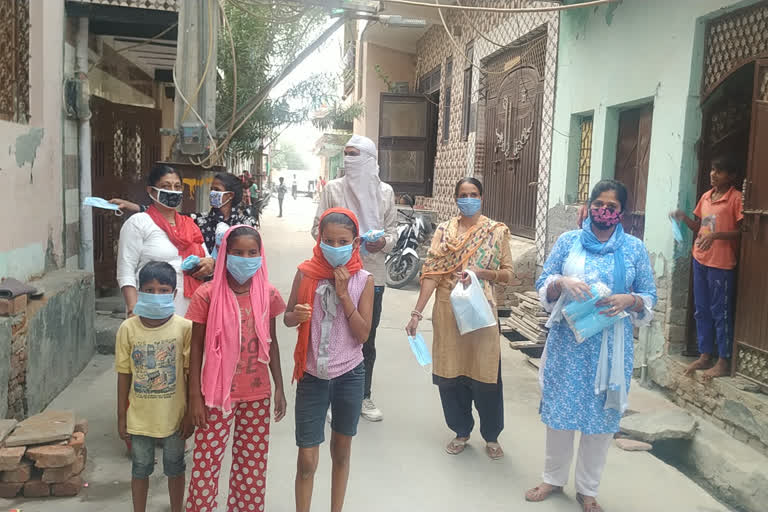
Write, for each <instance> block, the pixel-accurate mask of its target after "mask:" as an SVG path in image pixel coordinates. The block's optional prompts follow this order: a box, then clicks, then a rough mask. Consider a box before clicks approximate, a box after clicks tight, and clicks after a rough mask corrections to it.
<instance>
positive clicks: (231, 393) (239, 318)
mask: <svg viewBox="0 0 768 512" xmlns="http://www.w3.org/2000/svg"><path fill="white" fill-rule="evenodd" d="M283 311H285V303H284V302H283V299H282V297H280V294H279V293H278V292H277V290H276V289H275V288H274V287H273V286H272V285H271V284H270V283H269V280H268V276H267V269H266V262H265V255H264V247H263V245H262V242H261V237H260V236H259V233H258V231H256V229H254V228H253V227H251V226H235V227H233V228H231V229H230V230H229V231H227V233H226V234H225V235H224V239H223V241H222V243H221V247H220V249H219V258H218V260H217V262H216V270H215V273H214V278H213V281H211V282H209V283H205V284H204V285H202V286H201V287H200V288H199V289H198V290H197V292H195V295H194V296H193V297H192V302H191V303H190V305H189V309H188V310H187V314H186V317H187V318H188V319H189V320H192V322H193V327H192V341H191V351H190V364H189V405H188V411H187V419H186V421H187V422H188V423H192V424H193V425H194V427H196V429H197V434H196V436H195V452H194V456H193V463H194V468H193V470H192V478H191V480H190V483H189V492H188V493H187V505H186V510H187V511H199V512H203V511H206V512H213V511H214V510H218V509H217V508H216V498H217V495H218V483H219V473H220V471H221V463H222V460H223V458H224V449H225V448H226V446H227V442H228V441H229V434H230V431H231V428H232V424H233V422H234V424H235V429H234V432H235V433H234V443H233V446H232V471H231V476H230V479H229V497H228V500H227V508H226V510H227V511H229V512H240V511H245V510H253V511H263V510H265V501H264V500H265V490H266V479H267V453H268V451H269V423H270V405H271V398H272V386H271V383H270V378H269V373H270V372H271V373H272V378H273V379H274V381H275V389H274V402H275V403H274V411H275V421H280V420H281V419H283V417H284V416H285V408H286V402H285V393H284V391H283V375H282V370H281V368H280V349H279V347H278V344H277V334H276V325H275V317H277V316H278V315H279V314H281V313H282V312H283Z"/></svg>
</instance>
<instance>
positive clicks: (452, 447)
mask: <svg viewBox="0 0 768 512" xmlns="http://www.w3.org/2000/svg"><path fill="white" fill-rule="evenodd" d="M467 443H469V438H467V439H459V438H458V437H454V438H453V439H451V441H450V442H449V443H448V444H447V445H446V446H445V451H446V453H448V454H449V455H458V454H460V453H461V452H463V451H464V449H465V448H466V447H467Z"/></svg>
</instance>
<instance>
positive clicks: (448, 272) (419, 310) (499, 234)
mask: <svg viewBox="0 0 768 512" xmlns="http://www.w3.org/2000/svg"><path fill="white" fill-rule="evenodd" d="M482 202H483V185H482V184H481V183H480V182H479V181H478V180H476V179H474V178H464V179H462V180H461V181H459V182H458V183H457V184H456V203H457V206H458V208H459V211H460V216H458V217H454V218H453V219H451V220H449V221H447V222H444V223H442V224H440V225H439V226H438V227H437V231H436V232H435V236H434V238H433V239H432V247H431V248H430V250H429V255H428V256H427V260H426V261H425V263H424V268H423V270H422V279H421V292H420V293H419V298H418V301H417V302H416V308H415V309H414V310H413V312H412V313H411V319H410V321H409V322H408V325H407V327H406V331H407V332H408V335H409V336H414V335H415V334H416V331H417V329H418V327H419V322H421V320H422V319H423V312H424V308H425V307H426V305H427V302H429V298H430V297H431V296H432V293H433V292H435V290H437V299H436V300H435V305H434V309H433V311H432V326H433V332H434V334H433V342H432V352H433V370H432V373H433V376H432V381H433V382H434V384H435V385H437V387H438V389H439V390H440V400H441V401H442V404H443V412H444V414H445V421H446V423H447V424H448V428H450V429H451V430H453V431H454V432H455V434H456V436H455V437H454V438H453V439H452V440H451V441H450V442H449V443H448V445H447V446H446V447H445V450H446V451H447V452H448V453H449V454H451V455H458V454H459V453H461V452H463V451H464V448H465V447H466V446H467V443H468V442H469V436H470V434H471V433H472V429H473V428H474V420H473V418H472V403H473V402H474V404H475V408H476V409H477V411H478V414H479V415H480V433H481V435H482V437H483V439H484V440H485V442H486V453H487V455H488V457H490V458H491V459H498V458H501V457H502V456H503V455H504V451H503V450H502V448H501V445H500V444H499V442H498V438H499V434H501V431H502V429H503V428H504V400H503V396H502V382H501V350H500V346H499V329H498V327H497V326H496V325H494V326H493V327H487V328H485V329H479V330H476V331H473V332H469V333H467V334H464V335H461V334H459V331H458V328H457V326H456V319H455V318H454V314H453V309H452V308H451V303H450V300H449V297H450V295H451V291H452V290H453V288H454V287H455V286H456V284H457V282H458V281H459V280H461V281H462V282H464V283H467V284H468V282H469V279H468V277H469V276H468V275H467V274H466V272H465V271H466V270H472V271H473V272H474V273H475V274H476V275H477V277H478V278H479V279H480V282H481V284H482V286H483V291H484V292H485V296H486V298H487V299H488V302H489V303H490V304H491V308H492V310H493V311H494V313H495V311H496V301H495V298H494V293H493V286H494V284H504V283H508V282H509V281H510V280H511V278H512V272H511V271H512V253H511V251H510V247H509V243H510V234H509V230H508V229H507V227H506V226H505V225H504V224H502V223H500V222H494V221H492V220H491V219H489V218H487V217H485V216H483V215H482V214H481V213H480V212H481V209H482Z"/></svg>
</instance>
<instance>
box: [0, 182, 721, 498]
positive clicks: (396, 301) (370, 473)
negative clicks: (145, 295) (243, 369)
mask: <svg viewBox="0 0 768 512" xmlns="http://www.w3.org/2000/svg"><path fill="white" fill-rule="evenodd" d="M285 206H286V208H285V217H284V218H282V219H278V218H277V217H276V211H277V201H276V199H273V200H272V201H271V203H270V205H269V206H268V211H267V214H266V216H265V218H264V219H263V222H262V232H263V236H264V241H265V244H266V251H267V261H268V265H269V271H270V274H271V280H272V282H273V283H274V284H275V286H277V288H278V289H279V290H280V291H281V293H283V295H284V297H285V299H286V300H287V298H288V293H289V292H290V284H291V282H292V278H293V275H294V272H295V269H296V265H297V264H298V263H299V262H300V261H301V260H302V259H304V258H306V257H307V256H308V255H309V254H310V251H311V248H312V240H311V238H310V235H309V229H310V223H311V219H312V214H313V213H314V207H315V205H314V204H313V203H311V201H310V199H308V198H299V199H298V200H296V201H293V200H291V199H290V197H288V198H286V201H285ZM415 299H416V288H415V287H413V288H411V289H408V290H404V291H399V290H392V289H388V290H387V291H386V294H385V299H384V312H383V316H382V322H381V326H380V328H379V335H378V340H377V345H378V361H377V364H376V373H375V376H374V395H373V398H374V400H375V402H376V404H377V405H378V406H379V407H380V408H381V410H382V411H383V413H384V415H385V418H384V421H383V422H381V423H378V424H372V423H368V422H366V421H365V420H361V421H360V428H359V433H358V436H357V437H356V438H355V441H354V444H353V462H352V474H351V478H350V482H349V490H348V494H347V504H346V507H345V510H348V511H350V512H359V511H366V512H385V511H386V512H392V511H440V512H473V511H480V510H482V511H484V512H501V511H505V512H508V511H522V510H525V511H537V512H554V511H558V512H559V511H576V510H578V506H577V504H576V501H575V497H574V495H575V491H574V490H573V488H572V487H570V488H567V489H566V493H565V495H561V496H554V497H553V498H551V499H550V500H548V501H547V502H544V503H539V504H530V503H526V502H525V501H524V498H523V494H524V492H525V490H526V489H527V488H529V487H531V486H533V485H535V484H537V483H538V482H539V478H540V473H541V468H542V463H543V454H544V434H545V430H544V426H543V425H542V423H541V422H540V420H539V417H538V414H537V407H538V401H539V391H538V383H537V379H536V374H535V372H534V371H533V370H532V369H531V367H530V366H529V365H528V364H527V363H526V361H525V359H524V357H523V356H522V355H521V354H519V353H517V352H514V351H512V350H509V349H507V348H506V347H503V348H502V354H503V356H502V358H503V362H502V371H503V380H504V393H505V412H506V418H505V424H506V428H505V430H504V432H503V434H502V436H501V438H500V442H501V444H502V445H503V447H504V449H505V451H506V457H505V458H504V459H502V460H500V461H497V462H491V461H490V460H489V459H488V457H487V456H486V455H485V451H484V449H483V447H484V444H483V442H482V439H481V438H480V435H479V432H478V431H477V430H476V432H475V435H474V437H473V439H472V441H471V444H470V447H469V448H468V449H467V450H466V451H465V452H464V453H463V454H461V455H459V456H456V457H452V456H450V455H447V454H446V453H445V452H444V450H443V446H444V444H445V443H446V442H447V441H448V440H449V439H450V438H451V436H452V434H451V432H450V431H449V430H448V429H447V428H446V427H445V424H444V421H443V416H442V410H441V407H440V401H439V397H438V393H437V389H436V388H435V387H434V386H433V385H432V384H431V377H430V374H429V373H427V372H426V371H424V370H423V369H421V368H420V367H419V366H418V365H417V363H416V361H415V359H414V357H413V356H412V354H411V353H410V349H409V346H408V342H407V340H406V336H405V333H404V329H403V327H404V325H405V323H406V321H407V319H408V312H409V311H410V310H411V309H412V308H413V304H414V302H415ZM279 326H280V327H279V328H278V331H279V338H280V339H279V342H280V345H281V349H282V350H281V351H282V363H283V373H284V375H286V376H290V374H291V368H292V364H293V363H292V351H293V344H294V341H295V331H293V330H290V329H287V328H285V327H282V322H280V323H279ZM424 326H425V327H429V326H430V323H429V322H425V323H424ZM424 334H425V338H426V339H427V341H428V343H429V342H430V341H431V333H430V332H425V333H424ZM288 378H289V377H288ZM115 382H116V378H115V373H114V369H113V359H112V357H110V356H102V355H99V356H96V357H95V358H94V359H93V361H92V362H91V363H90V364H89V366H88V367H87V368H86V370H85V371H84V372H83V373H82V374H81V375H80V376H79V377H78V378H76V380H75V381H74V382H73V383H72V384H71V385H70V386H69V387H68V388H67V389H66V390H65V391H64V392H63V393H62V394H61V395H60V396H59V397H58V398H57V399H56V400H55V401H54V402H53V403H52V404H51V405H50V408H55V409H64V408H72V409H74V410H76V412H77V414H78V416H83V417H86V418H88V420H89V422H90V432H89V434H88V449H89V452H88V456H89V464H88V469H87V470H86V474H85V477H84V479H85V480H86V481H87V482H88V487H87V488H85V489H83V491H82V493H81V494H80V496H79V497H77V498H72V499H53V498H51V499H46V500H44V501H36V500H30V499H17V500H15V501H7V500H6V501H4V503H3V504H2V505H0V509H3V510H7V509H8V508H13V507H18V508H20V509H22V510H23V511H24V512H53V511H55V512H96V511H112V510H120V511H127V510H130V507H131V496H130V460H129V459H128V458H127V457H126V456H125V454H124V447H123V445H122V443H121V442H120V441H119V439H118V437H117V432H116V428H115V388H116V384H115ZM286 388H287V391H286V395H287V398H288V403H289V407H288V416H287V417H286V418H285V420H284V421H283V422H281V423H280V424H275V425H273V426H272V437H271V446H270V458H269V460H270V462H269V483H268V486H267V503H268V505H267V510H269V511H270V512H290V511H293V510H294V504H293V503H294V499H293V479H294V475H295V460H296V447H295V443H294V428H293V409H292V407H293V400H294V394H295V391H294V389H295V387H294V386H291V384H290V382H289V381H287V382H286ZM631 398H632V396H631V394H630V401H631ZM158 458H160V452H158ZM329 462H330V461H329V456H328V450H327V445H325V446H324V447H323V449H322V451H321V462H320V468H319V470H318V476H317V478H316V482H315V497H314V502H313V503H314V506H313V510H317V511H325V510H328V507H329V505H328V504H329V502H330V498H329V494H330V471H329V468H330V464H329ZM226 476H227V475H223V482H225V480H224V479H225V478H226ZM165 485H166V484H165V478H164V477H163V476H162V464H159V465H158V466H156V468H155V473H154V476H153V478H152V484H151V489H150V507H149V510H153V511H160V510H162V511H165V510H168V508H169V507H168V505H167V491H166V488H165ZM221 491H222V492H226V484H224V485H222V486H221ZM601 491H602V493H601V495H600V502H601V504H602V505H603V507H604V508H605V510H607V511H611V512H619V511H620V512H641V511H649V510H654V511H681V512H715V511H726V510H728V509H727V508H726V507H724V506H723V505H721V504H719V503H718V502H717V501H716V500H715V499H713V498H712V497H710V496H709V495H708V494H707V493H706V492H705V491H704V490H703V489H701V488H700V487H698V486H697V485H696V484H695V483H694V482H693V481H691V480H690V479H688V478H687V477H685V476H684V475H682V474H681V473H680V472H678V471H677V470H676V469H674V468H672V467H670V466H668V465H666V464H664V463H663V462H661V461H659V460H658V459H656V458H654V457H653V456H652V455H650V454H649V453H630V452H623V451H620V450H619V449H617V448H615V447H614V448H611V452H610V455H609V457H608V465H607V467H606V471H605V476H604V479H603V482H602V487H601ZM220 495H221V494H220ZM219 501H220V503H221V501H222V500H221V499H220V500H219ZM221 510H224V509H223V508H222V509H221Z"/></svg>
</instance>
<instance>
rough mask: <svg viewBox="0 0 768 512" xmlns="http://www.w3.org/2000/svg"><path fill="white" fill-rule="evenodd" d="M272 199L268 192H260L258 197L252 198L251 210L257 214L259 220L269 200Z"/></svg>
mask: <svg viewBox="0 0 768 512" xmlns="http://www.w3.org/2000/svg"><path fill="white" fill-rule="evenodd" d="M271 197H272V193H271V192H269V191H268V190H261V191H259V196H258V197H257V198H255V199H254V198H252V199H251V202H252V203H253V205H252V209H253V210H254V212H255V213H257V214H258V216H259V218H261V216H262V214H263V213H264V208H266V207H267V205H268V204H269V199H270V198H271Z"/></svg>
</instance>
